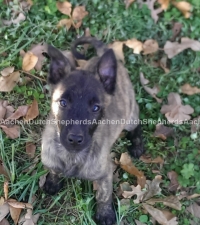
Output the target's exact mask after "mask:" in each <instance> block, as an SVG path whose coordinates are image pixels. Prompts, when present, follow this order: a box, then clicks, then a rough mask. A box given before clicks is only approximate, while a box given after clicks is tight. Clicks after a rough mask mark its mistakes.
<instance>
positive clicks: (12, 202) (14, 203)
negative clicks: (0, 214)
mask: <svg viewBox="0 0 200 225" xmlns="http://www.w3.org/2000/svg"><path fill="white" fill-rule="evenodd" d="M7 203H8V204H9V205H10V206H12V207H14V208H16V209H33V206H32V205H31V204H30V203H25V202H18V201H17V200H15V199H11V198H10V199H8V200H7Z"/></svg>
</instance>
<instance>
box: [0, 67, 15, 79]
mask: <svg viewBox="0 0 200 225" xmlns="http://www.w3.org/2000/svg"><path fill="white" fill-rule="evenodd" d="M14 69H15V67H14V66H12V67H6V68H5V69H3V70H2V71H1V75H2V76H4V77H6V76H8V75H9V74H11V73H13V72H14Z"/></svg>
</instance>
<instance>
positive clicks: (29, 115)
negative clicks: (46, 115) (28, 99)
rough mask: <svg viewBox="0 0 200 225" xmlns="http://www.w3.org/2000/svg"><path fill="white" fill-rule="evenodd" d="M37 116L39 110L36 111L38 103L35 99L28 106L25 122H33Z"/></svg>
mask: <svg viewBox="0 0 200 225" xmlns="http://www.w3.org/2000/svg"><path fill="white" fill-rule="evenodd" d="M38 115H39V110H38V103H37V101H36V99H34V100H33V102H32V104H31V105H30V107H29V109H28V112H27V114H26V117H25V120H27V121H29V120H33V119H35V118H36V117H37V116H38Z"/></svg>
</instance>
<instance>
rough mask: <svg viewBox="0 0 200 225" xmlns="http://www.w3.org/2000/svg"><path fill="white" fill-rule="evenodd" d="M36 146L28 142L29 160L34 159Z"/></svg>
mask: <svg viewBox="0 0 200 225" xmlns="http://www.w3.org/2000/svg"><path fill="white" fill-rule="evenodd" d="M35 150H36V146H35V144H33V143H32V142H26V153H27V154H28V157H29V158H34V156H35Z"/></svg>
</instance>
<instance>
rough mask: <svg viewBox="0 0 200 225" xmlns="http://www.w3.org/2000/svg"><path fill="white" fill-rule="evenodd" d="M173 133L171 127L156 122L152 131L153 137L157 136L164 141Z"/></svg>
mask: <svg viewBox="0 0 200 225" xmlns="http://www.w3.org/2000/svg"><path fill="white" fill-rule="evenodd" d="M173 134H174V130H173V128H171V127H166V126H164V125H163V124H159V123H158V124H157V125H156V130H155V132H154V134H153V135H154V137H159V138H161V139H162V140H163V141H165V140H166V139H167V138H168V137H171V136H172V135H173Z"/></svg>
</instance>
